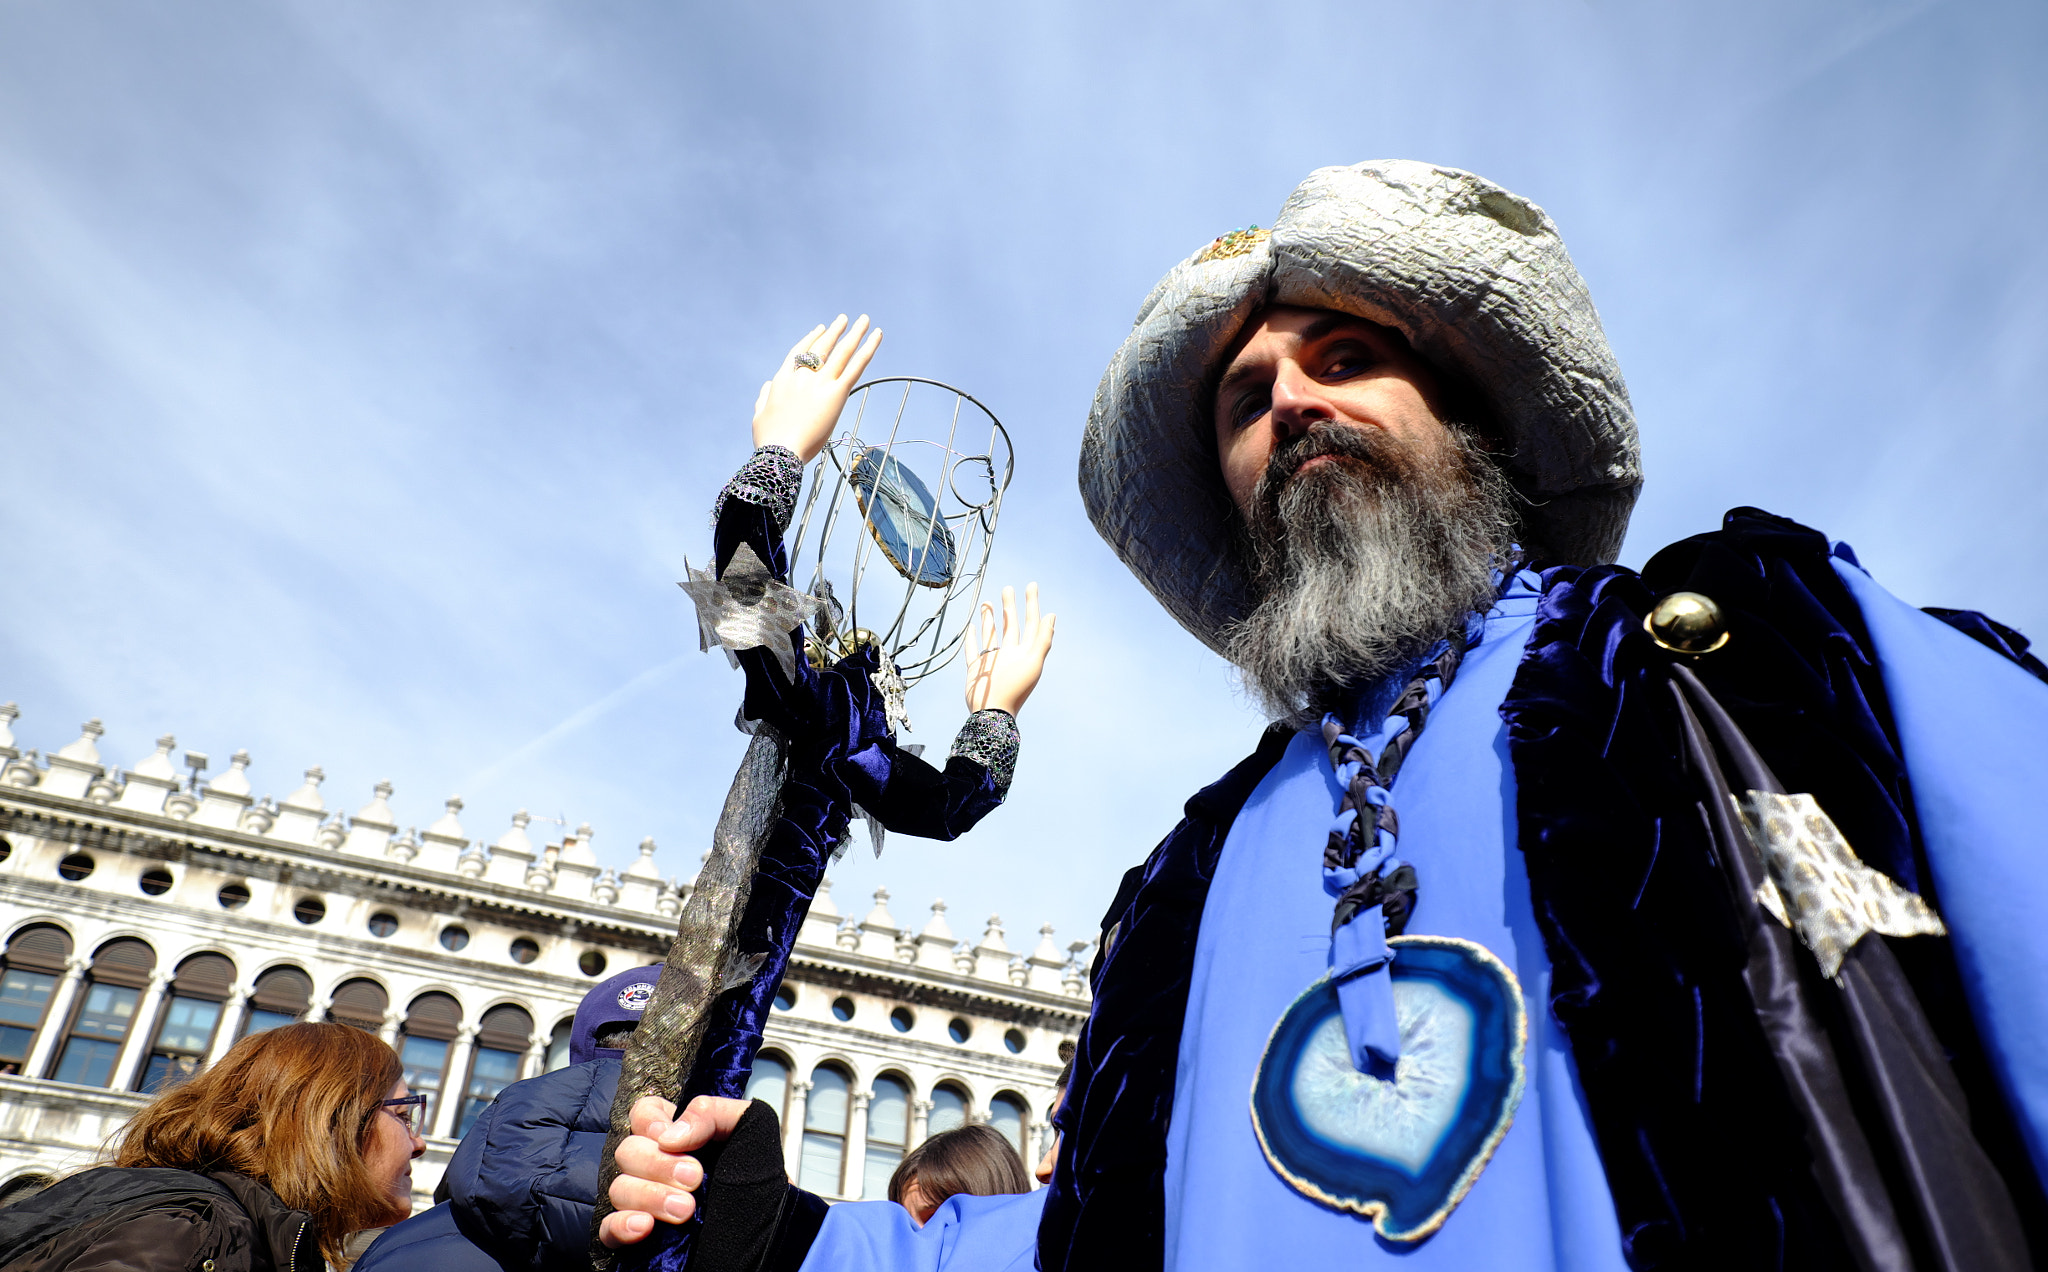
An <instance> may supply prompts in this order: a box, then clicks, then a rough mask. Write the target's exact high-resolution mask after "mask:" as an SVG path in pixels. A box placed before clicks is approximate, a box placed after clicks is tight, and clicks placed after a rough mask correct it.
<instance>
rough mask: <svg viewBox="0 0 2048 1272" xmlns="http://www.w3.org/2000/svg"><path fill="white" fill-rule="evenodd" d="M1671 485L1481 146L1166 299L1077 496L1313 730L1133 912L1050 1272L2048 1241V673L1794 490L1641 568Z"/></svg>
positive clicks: (1104, 962) (1215, 248) (1086, 449)
mask: <svg viewBox="0 0 2048 1272" xmlns="http://www.w3.org/2000/svg"><path fill="white" fill-rule="evenodd" d="M1640 484H1641V471H1640V465H1639V458H1638V450H1637V443H1636V433H1635V425H1634V419H1633V415H1632V412H1631V410H1630V407H1629V403H1628V397H1627V392H1626V389H1625V388H1624V385H1623V382H1622V378H1621V374H1620V371H1619V369H1618V368H1617V367H1616V365H1615V363H1614V360H1613V357H1612V355H1611V353H1610V352H1609V349H1608V346H1607V343H1606V340H1605V337H1604V335H1603V334H1602V332H1601V329H1600V324H1599V320H1598V316H1597V314H1596V313H1595V311H1594V308H1593V305H1592V302H1591V300H1590V298H1589V296H1588V295H1587V292H1586V290H1585V287H1584V285H1583V283H1582V282H1581V280H1580V278H1579V276H1578V274H1577V271H1576V270H1575V269H1574V267H1573V265H1572V262H1571V259H1570V257H1569V255H1568V254H1567V253H1566V251H1565V248H1564V245H1563V243H1562V241H1561V240H1560V238H1559V237H1558V233H1557V230H1556V227H1555V225H1554V224H1553V223H1552V221H1551V219H1550V218H1549V217H1548V216H1547V215H1546V214H1545V213H1544V212H1543V211H1542V209H1540V208H1538V207H1536V206H1535V205H1533V204H1531V203H1529V202H1527V201H1526V200H1523V199H1521V198H1519V197H1517V196H1516V195H1514V194H1511V193H1509V192H1508V191H1506V190H1503V189H1501V188H1500V187H1498V186H1496V185H1494V184H1492V183H1490V182H1488V181H1485V180H1484V179H1482V178H1479V177H1476V176H1473V175H1472V174H1469V173H1464V172H1458V171H1455V170H1451V169H1445V168H1438V167H1433V166H1430V165H1426V164H1419V163H1408V162H1373V163H1364V164H1359V165H1355V166H1353V167H1347V168H1326V169H1323V170H1320V171H1318V172H1316V173H1314V174H1312V175H1311V176H1310V177H1309V179H1308V180H1307V181H1306V182H1304V183H1303V184H1302V185H1301V186H1300V187H1299V188H1298V189H1297V190H1296V191H1295V192H1294V193H1293V195H1292V196H1291V197H1290V198H1289V199H1288V201H1287V203H1286V205H1285V206H1284V207H1283V209H1282V210H1281V213H1280V215H1279V217H1278V218H1277V220H1276V221H1275V222H1274V224H1273V225H1272V227H1271V228H1270V229H1269V230H1250V231H1237V232H1233V233H1231V234H1227V235H1224V236H1223V237H1222V238H1219V239H1217V240H1216V241H1215V242H1213V243H1211V244H1209V245H1207V246H1205V247H1204V248H1202V249H1201V250H1200V251H1198V252H1197V253H1195V255H1193V256H1192V257H1190V258H1189V259H1188V260H1186V261H1184V262H1183V263H1182V264H1180V265H1179V266H1177V267H1175V268H1174V269H1173V271H1172V272H1171V273H1169V274H1168V276H1167V277H1166V279H1165V280H1164V281H1163V282H1162V283H1161V284H1160V285H1159V286H1158V287H1157V288H1156V289H1154V291H1153V293H1152V295H1151V296H1150V297H1149V298H1148V299H1147V300H1146V302H1145V305H1144V307H1143V308H1142V310H1141V311H1140V313H1139V315H1138V319H1137V322H1136V324H1135V326H1134V328H1133V330H1132V332H1131V335H1130V337H1129V338H1128V339H1127V340H1126V341H1125V343H1124V345H1123V347H1122V348H1121V349H1120V350H1119V351H1118V353H1117V355H1116V357H1115V358H1114V360H1113V361H1112V362H1111V365H1110V367H1109V370H1108V373H1107V374H1106V375H1105V376H1104V378H1103V381H1102V384H1101V387H1100V389H1099V391H1098V393H1097V396H1096V400H1095V404H1094V409H1093V412H1092V414H1091V417H1090V420H1089V424H1088V430H1087V435H1086V438H1085V440H1084V443H1083V448H1082V460H1081V489H1082V495H1083V498H1084V501H1085V503H1086V505H1087V507H1088V510H1089V515H1090V517H1091V518H1092V519H1093V521H1094V523H1095V525H1096V527H1097V529H1098V530H1099V531H1100V532H1101V533H1102V535H1103V537H1104V538H1105V539H1106V540H1107V541H1108V542H1109V543H1110V545H1111V546H1112V547H1113V548H1114V549H1115V550H1116V552H1117V553H1118V555H1119V556H1120V557H1121V558H1122V559H1123V560H1124V562H1125V563H1126V564H1127V565H1128V566H1129V567H1130V568H1131V569H1132V571H1133V572H1134V573H1135V574H1136V575H1137V576H1138V578H1139V579H1140V580H1141V581H1142V582H1143V583H1144V584H1145V585H1146V587H1147V588H1148V589H1149V590H1150V591H1151V592H1152V593H1153V595H1154V596H1155V597H1157V598H1158V599H1159V601H1160V602H1161V603H1162V604H1163V605H1165V606H1166V608H1167V609H1168V610H1169V611H1170V612H1171V613H1172V614H1173V615H1174V617H1175V618H1176V619H1177V620H1178V621H1179V622H1180V623H1181V624H1182V625H1183V626H1184V627H1186V628H1187V629H1188V630H1189V631H1190V632H1191V633H1192V634H1193V635H1195V636H1196V637H1197V638H1199V639H1200V640H1202V641H1203V642H1204V643H1205V644H1207V645H1209V646H1210V647H1211V648H1212V649H1215V650H1216V651H1218V652H1219V653H1221V654H1223V655H1224V656H1225V657H1226V658H1229V659H1230V660H1231V661H1232V662H1234V663H1235V664H1236V665H1237V666H1238V667H1239V668H1240V669H1241V670H1242V671H1243V674H1244V676H1245V680H1246V682H1247V685H1248V686H1249V687H1250V688H1251V689H1252V690H1253V691H1254V692H1255V693H1256V694H1257V695H1258V696H1259V697H1260V698H1261V699H1262V700H1264V701H1265V702H1266V703H1267V704H1268V705H1269V706H1270V707H1271V708H1272V711H1273V714H1274V715H1276V716H1277V717H1279V723H1277V724H1275V725H1274V726H1273V727H1272V728H1271V729H1270V730H1268V732H1267V733H1266V735H1265V737H1264V738H1263V739H1262V741H1261V742H1260V745H1259V746H1258V748H1257V750H1256V751H1255V752H1254V753H1253V754H1252V755H1251V756H1250V757H1249V758H1247V759H1246V760H1245V761H1244V762H1242V763H1241V764H1239V765H1238V766H1237V767H1236V768H1235V769H1233V770H1232V771H1231V772H1230V773H1229V774H1227V775H1225V776H1224V777H1223V778H1222V779H1221V780H1219V781H1217V782H1216V783H1215V784H1213V785H1211V786H1209V787H1208V788H1206V789H1205V790H1203V791H1201V792H1200V793H1198V794H1197V795H1196V796H1195V797H1194V798H1193V799H1191V800H1190V801H1189V803H1188V806H1187V816H1186V818H1185V819H1184V820H1183V821H1182V823H1181V824H1180V825H1179V826H1178V827H1176V828H1175V829H1174V830H1173V832H1172V833H1171V834H1169V835H1168V836H1167V838H1166V839H1165V840H1164V841H1163V842H1162V843H1161V844H1160V845H1159V847H1158V848H1157V849H1155V850H1154V851H1153V853H1152V854H1151V856H1150V857H1149V858H1147V860H1146V861H1145V862H1144V863H1143V864H1141V865H1139V866H1138V867H1136V868H1134V869H1133V870H1132V871H1131V872H1130V873H1129V874H1128V875H1127V876H1126V878H1125V880H1124V883H1123V886H1122V888H1121V890H1120V892H1119V894H1118V896H1117V897H1116V899H1115V901H1114V902H1113V904H1112V905H1111V906H1110V908H1109V910H1108V912H1107V914H1106V915H1105V918H1104V925H1103V929H1104V930H1103V937H1102V940H1101V943H1100V946H1099V951H1098V956H1097V961H1096V966H1095V968H1094V974H1093V980H1094V992H1095V998H1094V1003H1093V1006H1092V1009H1091V1014H1090V1017H1089V1020H1088V1022H1087V1024H1086V1026H1085V1028H1084V1030H1083V1033H1082V1036H1081V1038H1080V1042H1079V1047H1078V1050H1077V1053H1076V1057H1075V1063H1074V1074H1073V1081H1072V1085H1071V1086H1070V1088H1069V1090H1068V1093H1067V1096H1066V1099H1065V1102H1064V1104H1063V1105H1062V1108H1061V1111H1060V1113H1059V1115H1058V1117H1057V1119H1056V1124H1057V1126H1058V1128H1059V1130H1060V1132H1061V1139H1060V1150H1059V1155H1058V1159H1057V1165H1056V1167H1055V1170H1054V1172H1053V1178H1052V1183H1051V1185H1050V1188H1049V1191H1048V1196H1047V1198H1046V1200H1045V1203H1044V1206H1045V1209H1044V1214H1043V1218H1042V1221H1041V1223H1040V1226H1039V1230H1038V1245H1037V1251H1036V1260H1037V1264H1038V1266H1039V1267H1040V1268H1042V1269H1045V1270H1046V1272H1055V1270H1059V1272H1065V1270H1068V1269H1094V1268H1116V1269H1132V1268H1136V1269H1144V1268H1162V1267H1163V1268H1171V1269H1174V1270H1175V1272H1199V1270H1207V1269H1237V1268H1250V1267H1255V1266H1265V1265H1276V1264H1277V1265H1282V1266H1289V1267H1335V1266H1342V1267H1346V1268H1355V1267H1362V1266H1375V1265H1386V1266H1393V1265H1395V1264H1397V1263H1398V1264H1399V1265H1401V1266H1404V1267H1407V1268H1410V1269H1425V1268H1427V1269H1488V1270H1493V1272H1525V1270H1526V1272H1550V1270H1553V1269H1555V1270H1560V1272H1586V1270H1590V1269H1603V1270H1604V1269H1620V1268H1623V1267H1632V1268H1636V1269H1639V1270H1640V1269H1651V1268H1658V1269H1663V1268H1674V1269H1675V1268H1715V1269H1734V1268H1741V1269H1747V1268H1800V1269H1814V1268H1827V1269H1834V1268H1842V1269H1885V1270H1887V1272H1890V1270H1894V1269H1896V1270H1898V1272H1905V1270H1908V1269H1935V1268H1943V1269H1965V1268H1968V1269H1985V1268H1997V1269H2008V1268H2010V1269H2019V1268H2025V1267H2029V1266H2035V1265H2036V1264H2037V1263H2040V1262H2042V1261H2043V1260H2048V1207H2044V1204H2043V1199H2042V1190H2041V1184H2040V1180H2041V1178H2042V1172H2043V1170H2044V1168H2048V992H2044V989H2043V986H2044V985H2048V924H2044V923H2043V922H2042V916H2043V914H2044V913H2048V866H2044V864H2043V861H2042V858H2041V854H2040V851H2039V845H2040V842H2041V839H2040V832H2039V829H2038V818H2037V817H2035V816H2033V815H2032V813H2031V809H2030V808H2029V807H2028V806H2027V805H2026V804H2025V803H2023V800H2024V798H2025V796H2026V795H2027V794H2029V793H2030V792H2031V790H2032V789H2033V788H2034V787H2035V786H2038V785H2039V784H2040V780H2041V778H2042V776H2043V775H2048V684H2044V683H2043V680H2048V672H2044V669H2043V668H2042V666H2041V664H2040V663H2039V662H2038V661H2037V660H2034V659H2033V658H2031V657H2029V656H2028V655H2027V654H2026V642H2025V641H2024V640H2023V639H2022V638H2020V637H2019V636H2018V634H2017V633H2014V632H2012V631H2010V630H2009V629H2006V628H2004V627H2002V626H2000V625H1998V624H1996V623H1994V622H1992V621H1990V620H1988V619H1986V618H1984V617H1983V616H1981V615H1977V614H1973V613H1968V612H1960V611H1929V612H1922V611H1918V610H1914V609H1911V608H1910V607H1907V606H1905V605H1904V604H1902V603H1901V602H1899V601H1898V600H1896V599H1895V598H1893V597H1891V596H1890V595H1889V594H1888V593H1886V592H1884V591H1883V590H1882V589H1881V588H1879V587H1878V586H1877V585H1876V584H1875V583H1874V582H1873V581H1872V579H1871V578H1870V576H1869V575H1868V574H1867V573H1865V572H1864V571H1863V570H1862V569H1861V567H1860V566H1859V565H1858V564H1857V562H1856V559H1855V557H1854V554H1853V553H1852V552H1851V551H1850V550H1849V549H1848V548H1847V546H1846V545H1841V544H1830V543H1829V541H1828V540H1827V539H1826V538H1825V537H1824V536H1822V535H1820V534H1819V533H1817V532H1815V531H1812V530H1809V529H1807V528H1805V527H1802V526H1798V525H1796V524H1794V523H1791V522H1789V521H1785V520H1783V519H1781V518H1777V517H1773V516H1771V515H1769V514H1767V513H1764V512H1760V511H1758V510H1755V509H1746V508H1745V509H1737V510H1735V511H1734V512H1731V513H1730V514H1728V517H1727V518H1726V520H1725V522H1724V525H1723V526H1722V528H1721V529H1720V530H1718V531H1715V532H1713V533H1710V534H1705V535H1701V536H1698V537H1696V538H1693V539H1689V540H1686V541H1684V542H1682V543H1679V544H1675V545H1672V546H1671V547H1669V548H1666V549H1665V550H1663V551H1662V552H1660V553H1658V554H1657V555H1656V556H1655V557H1654V558H1652V560H1651V561H1650V562H1649V563H1648V565H1647V566H1646V567H1645V568H1644V570H1643V571H1642V572H1641V573H1640V574H1637V573H1635V572H1633V571H1629V570H1626V569H1623V568H1621V567H1618V566H1615V565H1612V564H1610V562H1611V561H1612V559H1613V556H1614V554H1615V553H1616V551H1617V550H1618V548H1619V546H1620V544H1621V541H1622V537H1623V533H1624V530H1625V528H1626V525H1627V520H1628V514H1629V510H1630V508H1631V506H1632V504H1633V503H1634V500H1635V498H1636V494H1637V491H1638V488H1639V486H1640ZM712 1114H713V1111H712V1110H708V1109H707V1110H701V1111H700V1110H696V1109H693V1110H692V1111H691V1113H690V1115H689V1116H688V1120H687V1121H686V1122H682V1123H678V1124H677V1125H678V1126H684V1125H688V1126H690V1127H691V1129H690V1130H689V1132H688V1133H687V1134H685V1133H683V1132H679V1131H673V1132H672V1131H671V1130H669V1129H664V1133H663V1135H662V1136H660V1137H658V1138H659V1139H660V1140H661V1143H660V1144H659V1145H656V1144H654V1143H653V1142H651V1141H643V1143H642V1145H641V1147H642V1148H643V1149H644V1150H645V1151H646V1153H647V1155H648V1158H647V1160H648V1161H649V1163H650V1164H649V1165H648V1166H646V1167H644V1168H636V1173H637V1174H640V1175H642V1176H643V1178H645V1179H650V1180H651V1179H656V1178H664V1179H665V1178H667V1176H665V1175H662V1174H661V1171H663V1170H668V1169H671V1167H670V1166H669V1162H671V1161H673V1160H675V1156H676V1155H678V1154H680V1153H683V1152H687V1151H688V1150H689V1149H690V1148H692V1147H694V1145H695V1144H697V1143H701V1142H702V1141H703V1138H704V1137H705V1136H706V1135H708V1134H711V1133H713V1132H712V1130H711V1129H710V1128H712V1127H713V1126H714V1125H716V1124H718V1123H719V1122H720V1121H721V1120H723V1121H725V1122H726V1123H727V1124H729V1121H730V1119H729V1118H722V1115H721V1116H720V1117H714V1116H713V1115H712ZM657 1148H659V1149H665V1150H667V1151H668V1153H669V1155H670V1156H669V1157H668V1158H666V1159H662V1160H657V1154H656V1150H657ZM624 1159H625V1153H624V1151H623V1150H622V1154H621V1160H622V1161H623V1160H624ZM677 1178H679V1179H683V1180H685V1181H687V1180H688V1178H690V1175H689V1172H688V1170H684V1171H683V1172H682V1174H680V1175H678V1176H677ZM615 1195H617V1194H616V1192H615ZM636 1195H638V1194H636ZM621 1204H622V1205H624V1204H627V1203H626V1202H624V1201H622V1202H621ZM709 1219H710V1221H711V1222H716V1216H715V1215H712V1216H710V1217H709ZM820 1253H821V1252H820V1251H816V1250H814V1251H813V1252H812V1260H811V1265H812V1266H819V1267H823V1266H827V1265H828V1263H825V1262H819V1261H818V1257H817V1256H818V1255H819V1254H820ZM848 1266H851V1265H848Z"/></svg>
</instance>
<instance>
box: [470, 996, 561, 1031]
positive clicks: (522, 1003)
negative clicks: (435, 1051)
mask: <svg viewBox="0 0 2048 1272" xmlns="http://www.w3.org/2000/svg"><path fill="white" fill-rule="evenodd" d="M441 992H443V993H448V994H453V993H455V991H454V990H452V989H450V990H443V991H441ZM455 1001H457V1002H461V1001H462V996H461V995H460V994H457V995H456V998H455ZM500 1007H517V1008H518V1009H519V1010H521V1011H523V1012H525V1013H526V1014H527V1016H528V1018H529V1019H531V1020H532V1021H533V1027H534V1028H536V1029H538V1028H540V1021H541V1015H542V1013H541V1012H539V1011H536V1010H534V1006H533V997H532V995H527V996H525V997H521V996H520V995H518V994H497V995H494V996H492V997H490V998H486V999H485V1000H484V1003H483V1006H481V1007H479V1008H477V1009H476V1018H477V1019H478V1020H482V1019H483V1018H484V1017H485V1016H487V1015H489V1014H490V1013H491V1012H493V1011H496V1010H497V1009H498V1008H500ZM575 1016H576V1013H575V1012H574V1011H573V1010H572V1011H571V1012H570V1013H569V1017H570V1019H572V1020H573V1019H575Z"/></svg>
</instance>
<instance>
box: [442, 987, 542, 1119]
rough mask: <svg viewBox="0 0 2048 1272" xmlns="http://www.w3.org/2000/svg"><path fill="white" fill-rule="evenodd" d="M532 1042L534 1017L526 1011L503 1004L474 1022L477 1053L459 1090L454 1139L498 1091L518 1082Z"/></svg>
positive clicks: (485, 1107)
mask: <svg viewBox="0 0 2048 1272" xmlns="http://www.w3.org/2000/svg"><path fill="white" fill-rule="evenodd" d="M532 1040H533V1017H532V1016H529V1015H527V1014H526V1009H525V1008H523V1007H515V1006H513V1005H512V1004H511V1003H505V1004H502V1005H501V1006H497V1007H493V1008H491V1009H490V1010H489V1011H487V1012H485V1013H484V1018H483V1019H482V1020H480V1021H478V1022H477V1027H476V1050H475V1053H474V1054H472V1055H471V1056H470V1059H469V1081H468V1083H466V1084H465V1085H464V1086H463V1088H462V1117H461V1119H460V1120H459V1121H457V1122H456V1124H455V1138H457V1139H461V1138H462V1137H463V1136H465V1135H467V1134H469V1128H470V1127H472V1126H474V1125H476V1120H477V1119H478V1118H479V1117H482V1116H483V1112H484V1110H485V1109H487V1108H489V1107H491V1101H492V1100H495V1099H497V1098H498V1092H500V1091H502V1090H504V1089H505V1088H506V1087H508V1086H511V1085H512V1084H513V1083H514V1082H517V1081H519V1071H520V1070H521V1069H523V1068H525V1067H526V1049H527V1048H528V1047H529V1046H531V1045H533V1043H532Z"/></svg>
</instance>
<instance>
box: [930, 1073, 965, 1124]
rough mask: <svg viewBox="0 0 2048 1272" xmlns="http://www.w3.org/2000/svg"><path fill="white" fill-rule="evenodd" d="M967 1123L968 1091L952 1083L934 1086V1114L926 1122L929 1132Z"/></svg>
mask: <svg viewBox="0 0 2048 1272" xmlns="http://www.w3.org/2000/svg"><path fill="white" fill-rule="evenodd" d="M965 1125H967V1093H966V1092H965V1091H962V1090H961V1089H960V1088H959V1087H956V1086H954V1085H952V1084H951V1083H941V1084H939V1085H938V1086H936V1087H933V1088H932V1115H931V1117H930V1119H929V1120H927V1121H926V1122H925V1130H926V1132H927V1133H928V1134H932V1135H937V1134H938V1133H939V1132H940V1131H950V1130H952V1129H953V1128H954V1127H956V1126H965Z"/></svg>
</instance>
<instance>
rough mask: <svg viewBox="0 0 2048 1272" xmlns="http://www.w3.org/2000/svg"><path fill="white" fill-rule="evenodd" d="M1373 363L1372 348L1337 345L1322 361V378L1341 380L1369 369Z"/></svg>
mask: <svg viewBox="0 0 2048 1272" xmlns="http://www.w3.org/2000/svg"><path fill="white" fill-rule="evenodd" d="M1372 365H1373V356H1372V350H1370V349H1367V348H1364V347H1363V346H1360V345H1351V344H1347V345H1339V346H1338V347H1337V348H1335V349H1333V350H1331V351H1330V355H1329V357H1328V358H1327V359H1326V360H1325V361H1324V363H1323V378H1324V379H1326V380H1341V379H1346V378H1348V377H1350V376H1354V375H1359V374H1362V373H1364V372H1365V371H1367V370H1370V369H1371V367H1372Z"/></svg>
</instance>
